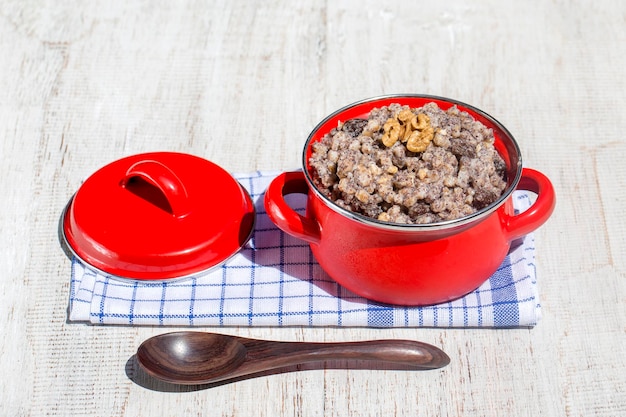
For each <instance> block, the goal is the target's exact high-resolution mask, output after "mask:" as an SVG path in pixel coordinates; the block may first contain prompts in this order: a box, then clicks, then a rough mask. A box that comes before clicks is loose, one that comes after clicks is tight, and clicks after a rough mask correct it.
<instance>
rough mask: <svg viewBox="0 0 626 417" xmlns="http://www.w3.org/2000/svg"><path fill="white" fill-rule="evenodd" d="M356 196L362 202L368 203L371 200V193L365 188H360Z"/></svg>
mask: <svg viewBox="0 0 626 417" xmlns="http://www.w3.org/2000/svg"><path fill="white" fill-rule="evenodd" d="M356 198H357V199H358V200H359V201H360V202H361V203H367V202H368V201H369V200H370V195H369V193H368V192H367V191H365V190H359V191H357V193H356Z"/></svg>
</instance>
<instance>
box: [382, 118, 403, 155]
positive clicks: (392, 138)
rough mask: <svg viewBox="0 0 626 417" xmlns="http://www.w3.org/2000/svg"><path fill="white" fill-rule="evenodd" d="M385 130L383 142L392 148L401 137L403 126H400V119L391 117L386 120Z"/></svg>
mask: <svg viewBox="0 0 626 417" xmlns="http://www.w3.org/2000/svg"><path fill="white" fill-rule="evenodd" d="M383 130H384V132H385V134H384V135H383V144H384V145H385V146H386V147H388V148H390V147H392V146H393V144H394V143H396V142H397V141H398V139H399V138H400V132H401V130H402V127H401V126H400V122H398V120H396V119H393V118H390V119H389V120H387V121H386V122H385V125H384V126H383Z"/></svg>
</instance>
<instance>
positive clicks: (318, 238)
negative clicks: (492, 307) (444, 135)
mask: <svg viewBox="0 0 626 417" xmlns="http://www.w3.org/2000/svg"><path fill="white" fill-rule="evenodd" d="M429 102H435V103H436V104H437V105H438V106H439V107H440V108H441V109H443V110H447V109H448V108H450V107H451V106H454V105H456V106H457V107H458V108H459V109H460V110H462V111H466V112H468V113H469V114H470V115H472V116H473V117H474V119H475V120H478V121H480V122H481V123H483V124H484V125H485V126H487V127H488V128H491V129H493V132H494V136H495V143H494V146H495V148H496V150H497V151H498V153H499V154H500V155H501V156H502V158H503V159H504V161H505V163H506V170H507V175H506V178H507V188H506V190H505V191H504V193H503V194H502V196H501V197H500V198H499V199H498V200H497V201H495V202H494V203H492V204H490V205H489V206H487V207H484V208H483V209H481V210H479V211H477V212H476V213H474V214H472V215H469V216H466V217H463V218H460V219H457V220H450V221H445V222H439V223H431V224H423V225H407V224H393V223H387V222H382V221H378V220H375V219H372V218H368V217H365V216H362V215H360V214H355V213H353V212H350V211H348V210H346V209H343V208H341V207H339V206H338V205H336V204H335V203H334V202H333V201H331V200H330V199H329V198H328V197H326V196H325V195H324V194H323V193H321V192H320V191H318V190H317V189H316V187H315V185H314V183H313V180H312V173H311V168H310V167H309V162H308V161H309V158H310V156H311V144H312V143H314V142H316V141H319V140H320V139H321V138H322V137H323V136H324V135H326V134H327V133H329V132H330V131H331V129H333V128H335V127H337V123H338V122H339V121H346V120H349V119H352V118H367V115H368V113H369V112H370V110H372V109H373V108H375V107H381V106H386V105H390V104H392V103H399V104H401V105H408V106H410V107H422V106H423V105H425V104H427V103H429ZM303 168H304V170H303V171H297V172H286V173H283V174H281V175H279V176H278V177H277V178H276V179H275V180H274V181H273V182H272V183H271V184H270V186H269V187H268V190H267V192H266V195H265V207H266V210H267V212H268V215H269V217H270V218H271V219H272V221H273V222H274V223H276V225H277V226H278V227H279V228H281V229H282V230H283V231H285V232H286V233H288V234H290V235H293V236H295V237H298V238H300V239H303V240H305V241H307V242H308V243H309V244H310V247H311V250H312V252H313V254H314V256H315V258H316V259H317V261H318V262H319V263H320V265H321V267H322V268H323V269H324V270H325V271H326V272H327V273H328V274H329V275H330V277H332V278H333V279H334V280H335V281H337V282H338V283H339V284H341V285H342V286H344V287H345V288H347V289H349V290H351V291H352V292H354V293H356V294H358V295H361V296H363V297H365V298H368V299H371V300H375V301H379V302H383V303H391V304H401V305H432V304H437V303H441V302H446V301H450V300H453V299H456V298H459V297H461V296H463V295H465V294H467V293H469V292H471V291H473V290H474V289H476V288H477V287H478V286H480V285H481V284H482V283H483V282H484V281H485V280H487V279H488V278H489V277H490V276H491V275H492V274H493V273H494V272H495V271H496V269H497V268H498V267H499V266H500V264H501V263H502V261H503V260H504V258H505V257H506V254H507V252H508V251H509V249H510V246H511V242H512V241H514V240H516V239H518V238H520V237H522V236H524V235H526V234H528V233H530V232H532V231H533V230H535V229H537V228H538V227H539V226H541V225H542V224H543V223H544V222H546V221H547V220H548V218H549V217H550V215H551V214H552V211H553V209H554V206H555V201H556V200H555V194H554V189H553V187H552V184H551V183H550V181H549V179H548V178H547V177H546V176H544V175H543V174H541V173H540V172H538V171H535V170H532V169H529V168H523V167H522V158H521V155H520V150H519V147H518V145H517V143H516V142H515V140H514V139H513V136H512V135H511V133H510V132H509V131H508V130H507V129H506V128H505V127H504V126H502V124H500V123H499V122H498V121H497V120H495V119H494V118H493V117H491V116H489V115H488V114H486V113H484V112H483V111H481V110H479V109H477V108H475V107H472V106H469V105H467V104H464V103H461V102H458V101H455V100H450V99H446V98H441V97H433V96H423V95H398V96H385V97H378V98H373V99H369V100H365V101H361V102H358V103H355V104H352V105H349V106H347V107H344V108H342V109H340V110H338V111H336V112H335V113H333V114H331V115H330V116H328V117H327V118H325V119H324V120H323V121H322V122H321V123H320V124H319V125H318V126H317V127H316V128H315V129H314V130H313V131H312V133H311V134H310V135H309V137H308V139H307V141H306V143H305V145H304V152H303ZM515 190H528V191H531V192H533V193H536V194H537V198H536V201H535V202H534V203H533V205H532V206H531V207H530V208H529V209H528V210H526V211H524V212H523V213H521V214H515V213H514V209H513V201H512V198H511V194H512V193H513V191H515ZM291 193H305V194H307V195H308V197H307V208H306V213H305V215H300V214H299V213H297V212H295V211H294V210H293V209H291V208H290V207H289V205H288V204H287V203H286V202H285V198H284V197H285V195H287V194H291Z"/></svg>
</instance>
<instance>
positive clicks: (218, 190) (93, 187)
mask: <svg viewBox="0 0 626 417" xmlns="http://www.w3.org/2000/svg"><path fill="white" fill-rule="evenodd" d="M253 226H254V204H253V202H252V200H251V198H250V196H249V195H248V193H247V192H246V190H245V189H244V188H243V187H242V186H241V185H240V184H239V183H238V182H237V181H236V180H235V179H234V178H233V177H232V176H231V175H230V174H229V173H228V172H226V171H225V170H223V169H222V168H220V167H219V166H217V165H215V164H214V163H212V162H210V161H207V160H205V159H202V158H199V157H197V156H193V155H188V154H183V153H176V152H153V153H145V154H139V155H133V156H129V157H126V158H122V159H120V160H118V161H115V162H112V163H110V164H108V165H106V166H104V167H102V168H101V169H99V170H98V171H96V172H95V173H94V174H92V175H91V176H90V177H89V178H88V179H87V180H86V181H85V182H84V183H83V184H82V185H81V187H80V188H79V190H78V191H77V192H76V194H75V195H74V196H73V198H72V199H71V201H70V203H69V204H68V206H67V208H66V210H65V212H64V214H63V236H64V238H65V241H66V242H67V244H68V246H69V248H70V249H71V250H72V252H74V254H75V255H76V256H77V257H78V258H79V259H81V260H82V261H83V262H84V263H85V264H87V265H89V266H91V267H92V268H94V269H96V270H99V271H102V272H104V273H106V274H109V275H112V276H114V277H119V278H124V279H136V280H170V279H175V278H183V277H187V276H191V275H194V274H196V273H199V272H205V271H207V270H210V269H212V268H214V267H217V266H219V265H221V264H223V263H224V262H225V261H226V260H227V259H229V258H230V257H231V256H232V255H234V254H235V253H237V252H238V251H239V249H241V247H242V246H243V245H244V244H245V243H246V241H247V240H248V239H249V237H250V235H251V233H252V229H253Z"/></svg>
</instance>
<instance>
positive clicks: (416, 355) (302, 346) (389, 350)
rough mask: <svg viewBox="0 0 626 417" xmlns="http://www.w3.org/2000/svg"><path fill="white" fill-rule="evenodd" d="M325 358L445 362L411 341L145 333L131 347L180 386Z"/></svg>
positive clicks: (152, 371)
mask: <svg viewBox="0 0 626 417" xmlns="http://www.w3.org/2000/svg"><path fill="white" fill-rule="evenodd" d="M328 360H367V361H376V362H385V363H390V364H395V365H406V366H407V367H409V368H410V369H413V370H427V369H436V368H441V367H443V366H446V365H447V364H448V363H450V358H449V357H448V355H446V354H445V353H444V352H443V351H442V350H441V349H439V348H436V347H434V346H431V345H428V344H426V343H422V342H416V341H412V340H372V341H364V342H343V343H306V342H277V341H269V340H258V339H247V338H243V337H237V336H227V335H222V334H215V333H204V332H174V333H166V334H162V335H158V336H154V337H151V338H150V339H148V340H146V341H144V342H143V343H142V344H141V346H139V349H137V361H138V362H139V364H140V365H141V367H142V368H143V369H144V370H145V371H146V372H147V373H148V374H149V375H151V376H153V377H154V378H157V379H160V380H162V381H166V382H170V383H175V384H184V385H196V384H208V383H212V382H218V381H223V380H226V379H231V378H236V377H241V376H246V375H251V374H256V373H259V372H263V371H268V370H272V369H277V368H283V367H288V366H292V365H299V364H303V363H307V362H317V361H328Z"/></svg>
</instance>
